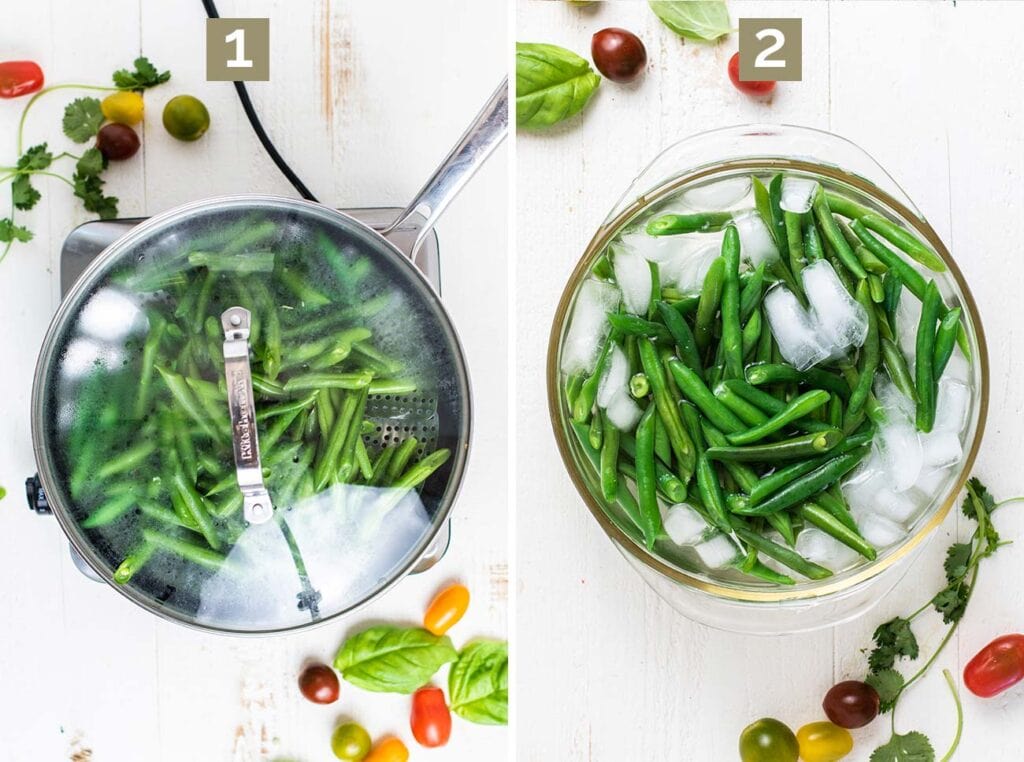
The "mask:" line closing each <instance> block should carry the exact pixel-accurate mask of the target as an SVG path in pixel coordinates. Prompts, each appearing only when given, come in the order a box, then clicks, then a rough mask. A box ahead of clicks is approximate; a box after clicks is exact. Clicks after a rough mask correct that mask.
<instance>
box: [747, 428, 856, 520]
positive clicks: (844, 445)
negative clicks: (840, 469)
mask: <svg viewBox="0 0 1024 762" xmlns="http://www.w3.org/2000/svg"><path fill="white" fill-rule="evenodd" d="M872 437H873V433H872V432H870V431H867V432H861V433H857V434H851V435H849V436H847V437H846V439H845V440H844V441H843V442H841V443H840V444H838V445H836V447H835V448H834V449H833V450H832V451H831V452H829V453H828V454H826V455H821V456H818V457H816V458H809V459H807V460H805V461H801V462H799V463H793V464H792V465H789V466H786V467H785V468H780V469H779V470H777V471H774V472H773V473H771V474H767V475H766V476H763V477H761V478H760V480H759V481H758V483H757V484H756V485H755V486H754V488H753V489H752V490H750V502H751V504H754V505H756V504H757V503H760V502H761V501H762V500H764V499H765V498H767V497H768V496H769V495H772V494H774V493H775V492H778V491H779V490H780V489H782V488H783V487H785V486H786V485H787V484H790V483H791V482H793V481H795V480H796V479H798V478H800V477H801V476H804V475H805V474H809V473H810V472H811V471H814V470H815V469H816V468H820V467H821V466H823V465H825V464H826V463H828V462H829V461H831V460H834V459H835V458H837V457H839V456H840V455H845V454H846V453H848V452H851V451H852V450H855V449H856V448H858V447H861V446H863V445H866V444H869V443H870V442H871V439H872Z"/></svg>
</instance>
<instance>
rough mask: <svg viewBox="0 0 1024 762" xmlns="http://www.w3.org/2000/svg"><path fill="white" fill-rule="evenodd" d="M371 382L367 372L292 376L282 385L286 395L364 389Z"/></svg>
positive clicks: (371, 374)
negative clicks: (315, 390)
mask: <svg viewBox="0 0 1024 762" xmlns="http://www.w3.org/2000/svg"><path fill="white" fill-rule="evenodd" d="M371 381H373V373H371V372H370V371H368V370H361V371H355V372H352V373H306V374H304V375H301V376H292V377H291V378H289V379H288V380H287V381H286V382H285V384H284V390H285V392H287V393H291V392H305V391H309V390H311V389H348V390H359V389H366V388H367V387H368V386H369V385H370V382H371Z"/></svg>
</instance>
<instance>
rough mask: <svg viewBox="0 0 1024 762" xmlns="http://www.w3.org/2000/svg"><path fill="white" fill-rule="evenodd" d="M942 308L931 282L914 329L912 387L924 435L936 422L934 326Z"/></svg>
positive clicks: (920, 428)
mask: <svg viewBox="0 0 1024 762" xmlns="http://www.w3.org/2000/svg"><path fill="white" fill-rule="evenodd" d="M941 309H942V296H941V295H940V294H939V289H938V286H936V285H935V281H930V282H929V283H928V287H927V288H926V290H925V292H924V301H923V302H922V303H921V321H920V322H919V323H918V328H917V344H916V352H917V356H916V360H915V362H914V371H915V379H914V386H915V388H916V389H917V428H918V430H920V431H923V432H925V433H927V432H929V431H931V430H932V425H933V424H934V423H935V400H936V397H937V393H938V379H937V378H936V377H935V359H934V358H935V336H936V331H935V323H936V321H937V320H938V319H939V313H940V311H941Z"/></svg>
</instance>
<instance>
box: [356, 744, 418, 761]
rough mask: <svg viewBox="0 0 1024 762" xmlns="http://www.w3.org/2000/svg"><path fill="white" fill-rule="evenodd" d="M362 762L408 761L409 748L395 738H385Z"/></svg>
mask: <svg viewBox="0 0 1024 762" xmlns="http://www.w3.org/2000/svg"><path fill="white" fill-rule="evenodd" d="M364 762H409V749H408V748H407V747H406V745H405V744H404V743H402V742H401V741H399V740H398V739H397V738H385V739H384V740H383V741H381V742H380V743H379V744H377V745H376V746H375V747H374V749H373V751H371V752H370V756H368V757H367V758H366V759H365V760H364Z"/></svg>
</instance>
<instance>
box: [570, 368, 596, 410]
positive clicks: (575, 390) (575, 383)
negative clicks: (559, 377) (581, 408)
mask: <svg viewBox="0 0 1024 762" xmlns="http://www.w3.org/2000/svg"><path fill="white" fill-rule="evenodd" d="M582 388H583V374H582V373H573V374H571V375H570V376H569V377H568V378H567V379H566V380H565V401H566V404H567V406H568V408H569V409H570V410H575V409H576V400H578V399H579V394H580V389H582ZM587 415H588V416H589V415H590V413H589V411H588V413H587Z"/></svg>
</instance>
